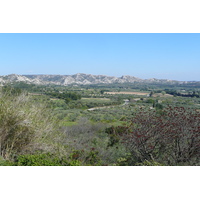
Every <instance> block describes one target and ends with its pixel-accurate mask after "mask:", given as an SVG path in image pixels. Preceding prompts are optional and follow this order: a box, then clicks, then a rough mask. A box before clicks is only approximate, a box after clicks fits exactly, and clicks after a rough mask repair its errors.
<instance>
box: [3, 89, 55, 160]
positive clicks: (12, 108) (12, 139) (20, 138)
mask: <svg viewBox="0 0 200 200" xmlns="http://www.w3.org/2000/svg"><path fill="white" fill-rule="evenodd" d="M54 128H55V123H54V119H53V117H52V116H51V114H50V112H48V110H47V109H46V107H45V106H44V105H43V104H39V103H32V102H31V101H30V99H29V97H28V96H27V95H25V94H23V93H22V94H20V95H10V94H3V93H0V155H1V156H2V157H3V158H4V159H12V158H14V157H15V156H16V155H19V154H23V153H24V152H29V153H30V152H31V153H32V152H34V151H35V150H37V149H43V150H47V149H48V148H50V145H47V143H48V142H49V141H48V139H49V138H50V137H51V141H52V137H54V136H53V133H54V131H55V129H54ZM49 143H50V142H49ZM51 143H52V142H51Z"/></svg>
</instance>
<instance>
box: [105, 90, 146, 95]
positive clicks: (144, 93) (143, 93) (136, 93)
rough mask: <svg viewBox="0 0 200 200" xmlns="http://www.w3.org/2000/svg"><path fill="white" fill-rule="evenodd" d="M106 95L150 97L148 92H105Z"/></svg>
mask: <svg viewBox="0 0 200 200" xmlns="http://www.w3.org/2000/svg"><path fill="white" fill-rule="evenodd" d="M105 94H135V95H148V94H149V93H147V92H123V91H122V92H105Z"/></svg>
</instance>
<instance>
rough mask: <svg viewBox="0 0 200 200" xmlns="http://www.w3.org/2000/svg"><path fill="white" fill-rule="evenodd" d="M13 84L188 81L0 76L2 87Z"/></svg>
mask: <svg viewBox="0 0 200 200" xmlns="http://www.w3.org/2000/svg"><path fill="white" fill-rule="evenodd" d="M13 82H25V83H28V84H31V83H32V84H38V85H49V84H53V85H62V86H66V85H70V84H78V85H89V84H113V83H134V82H143V83H154V82H155V83H180V84H182V83H187V81H173V80H167V79H155V78H153V79H140V78H137V77H134V76H129V75H126V76H121V77H114V76H105V75H92V74H83V73H78V74H74V75H18V74H10V75H6V76H0V85H4V84H7V83H13Z"/></svg>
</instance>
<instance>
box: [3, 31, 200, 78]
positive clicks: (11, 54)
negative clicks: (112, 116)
mask: <svg viewBox="0 0 200 200" xmlns="http://www.w3.org/2000/svg"><path fill="white" fill-rule="evenodd" d="M0 69H1V70H0V75H7V74H12V73H16V74H65V75H70V74H76V73H87V74H95V75H97V74H102V75H109V76H117V77H119V76H122V75H131V76H136V77H139V78H145V79H146V78H163V79H174V80H196V81H200V34H188V33H187V34H183V33H180V34H178V33H176V34H175V33H174V34H160V33H157V34H153V33H151V34H148V33H143V34H138V33H127V34H126V33H120V34H117V33H105V34H102V33H101V34H97V33H91V34H86V33H84V34H81V33H76V34H70V33H66V34H63V33H62V34H59V33H56V34H55V33H53V34H50V33H43V34H25V33H24V34H14V33H10V34H0Z"/></svg>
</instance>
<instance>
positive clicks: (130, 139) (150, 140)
mask: <svg viewBox="0 0 200 200" xmlns="http://www.w3.org/2000/svg"><path fill="white" fill-rule="evenodd" d="M117 130H119V131H118V132H116V130H115V132H116V134H117V135H119V136H120V138H121V142H122V143H123V144H124V145H125V146H126V148H127V149H128V150H129V151H130V152H131V154H132V164H134V163H136V162H137V163H138V162H139V163H142V162H144V161H146V160H147V161H155V162H159V163H162V164H165V165H199V155H200V113H199V112H197V111H195V110H192V109H185V108H184V107H167V108H165V109H163V111H162V112H161V113H160V114H158V113H157V112H156V111H155V110H144V109H140V111H138V112H136V114H135V116H134V117H133V119H132V121H131V124H130V126H128V127H126V130H125V131H122V132H120V128H119V127H118V128H117ZM121 130H122V129H121Z"/></svg>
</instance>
